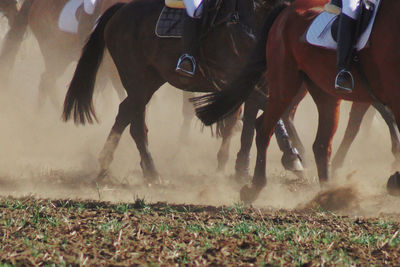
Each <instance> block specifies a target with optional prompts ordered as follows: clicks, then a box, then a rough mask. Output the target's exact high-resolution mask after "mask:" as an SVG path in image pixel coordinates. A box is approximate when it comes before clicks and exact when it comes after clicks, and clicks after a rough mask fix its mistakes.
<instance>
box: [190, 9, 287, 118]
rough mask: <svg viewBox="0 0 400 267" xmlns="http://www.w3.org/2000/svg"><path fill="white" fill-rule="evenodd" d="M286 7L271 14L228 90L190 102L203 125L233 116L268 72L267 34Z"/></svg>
mask: <svg viewBox="0 0 400 267" xmlns="http://www.w3.org/2000/svg"><path fill="white" fill-rule="evenodd" d="M287 6H288V5H287V4H279V5H277V6H276V7H275V8H274V9H272V10H271V11H270V13H269V14H268V16H267V17H266V19H265V21H264V25H263V27H262V30H261V31H260V32H259V34H258V38H257V43H256V44H255V46H254V49H253V51H252V52H251V54H250V57H249V59H248V61H247V63H246V65H245V67H244V69H243V71H242V72H241V73H240V74H239V76H238V77H237V78H236V79H235V80H233V82H232V83H230V88H229V89H226V90H222V91H219V92H215V93H211V94H207V95H204V96H199V97H195V98H192V99H191V101H192V102H193V103H194V106H195V107H196V115H197V117H198V118H199V119H200V120H201V121H202V122H203V123H204V124H205V125H211V124H213V123H215V122H217V121H219V120H221V119H223V118H225V117H227V116H229V115H230V114H232V113H233V112H235V111H236V110H237V109H238V108H239V107H240V105H241V104H242V103H243V102H244V101H245V100H246V99H247V98H248V96H249V95H250V94H251V92H252V91H253V89H254V87H255V86H256V85H257V83H258V82H259V80H260V78H261V76H262V74H263V73H265V71H266V69H267V61H266V44H267V39H268V33H269V31H270V29H271V27H272V25H273V23H274V21H275V19H276V18H277V17H278V15H279V14H280V13H281V12H282V11H283V10H284V9H285V8H286V7H287Z"/></svg>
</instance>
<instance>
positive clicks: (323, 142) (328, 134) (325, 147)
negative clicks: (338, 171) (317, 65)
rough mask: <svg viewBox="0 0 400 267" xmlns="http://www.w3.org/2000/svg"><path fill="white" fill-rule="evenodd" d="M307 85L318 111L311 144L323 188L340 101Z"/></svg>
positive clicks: (327, 176)
mask: <svg viewBox="0 0 400 267" xmlns="http://www.w3.org/2000/svg"><path fill="white" fill-rule="evenodd" d="M307 84H308V86H307V88H308V90H309V92H310V94H311V96H312V97H313V99H314V102H315V104H316V105H317V109H318V115H319V116H318V130H317V136H316V138H315V141H314V144H313V151H314V157H315V162H316V164H317V170H318V177H319V182H320V185H321V186H324V185H325V184H327V183H328V181H329V180H330V170H329V167H330V156H331V151H332V139H333V136H334V134H335V132H336V129H337V125H338V121H339V111H340V100H339V99H337V98H335V97H332V96H331V95H328V94H327V93H325V92H324V91H322V89H321V88H319V87H317V86H316V85H314V84H313V83H311V82H310V81H309V82H307Z"/></svg>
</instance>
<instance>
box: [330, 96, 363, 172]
mask: <svg viewBox="0 0 400 267" xmlns="http://www.w3.org/2000/svg"><path fill="white" fill-rule="evenodd" d="M369 106H370V104H368V103H356V102H354V103H353V104H352V106H351V110H350V116H349V122H348V123H347V127H346V132H345V133H344V136H343V140H342V142H341V143H340V146H339V149H338V151H337V152H336V154H335V156H334V158H333V160H332V172H333V175H334V176H335V174H336V172H337V170H338V169H340V168H341V167H342V166H343V163H344V159H345V157H346V155H347V153H348V151H349V149H350V146H351V144H352V143H353V141H354V138H355V137H356V135H357V133H358V131H359V130H360V125H361V121H362V119H363V117H364V115H365V113H366V112H367V110H368V108H369Z"/></svg>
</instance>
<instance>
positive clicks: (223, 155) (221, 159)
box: [217, 108, 242, 172]
mask: <svg viewBox="0 0 400 267" xmlns="http://www.w3.org/2000/svg"><path fill="white" fill-rule="evenodd" d="M241 113H242V109H241V108H239V109H238V110H237V111H236V112H235V113H233V114H232V115H230V116H229V117H227V118H225V119H224V120H222V121H220V122H218V123H217V136H221V137H222V143H221V146H220V148H219V150H218V153H217V159H218V167H217V171H219V172H222V171H224V170H225V166H226V163H227V162H228V160H229V147H230V144H231V139H232V135H233V130H234V128H235V126H236V125H237V122H238V119H239V117H240V114H241Z"/></svg>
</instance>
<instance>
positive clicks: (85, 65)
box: [62, 3, 125, 124]
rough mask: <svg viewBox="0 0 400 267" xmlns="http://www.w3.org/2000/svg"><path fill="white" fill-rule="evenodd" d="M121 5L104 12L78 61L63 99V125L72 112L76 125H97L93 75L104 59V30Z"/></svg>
mask: <svg viewBox="0 0 400 267" xmlns="http://www.w3.org/2000/svg"><path fill="white" fill-rule="evenodd" d="M124 5H125V4H124V3H117V4H115V5H113V6H111V7H110V8H109V9H107V10H106V11H105V12H104V14H103V15H102V16H101V17H100V18H99V20H98V22H97V26H96V27H95V29H94V30H93V32H92V33H91V34H90V37H89V39H88V40H87V42H86V44H85V46H84V47H83V50H82V55H81V58H80V59H79V61H78V65H77V66H76V70H75V73H74V76H73V78H72V81H71V84H70V86H69V88H68V92H67V94H66V96H65V100H64V110H63V114H62V119H63V120H64V121H68V120H69V119H70V117H71V113H72V112H73V117H74V122H75V123H76V124H79V123H81V124H85V123H86V122H88V123H93V118H94V120H95V121H96V122H98V120H97V117H96V113H95V110H94V107H93V91H94V85H95V82H96V75H97V72H98V70H99V66H100V64H101V62H102V60H103V55H104V49H105V40H104V30H105V28H106V26H107V23H108V21H109V20H110V19H111V18H112V17H113V15H114V14H115V13H116V12H117V11H118V10H119V9H120V8H122V7H123V6H124Z"/></svg>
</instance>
